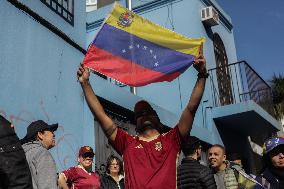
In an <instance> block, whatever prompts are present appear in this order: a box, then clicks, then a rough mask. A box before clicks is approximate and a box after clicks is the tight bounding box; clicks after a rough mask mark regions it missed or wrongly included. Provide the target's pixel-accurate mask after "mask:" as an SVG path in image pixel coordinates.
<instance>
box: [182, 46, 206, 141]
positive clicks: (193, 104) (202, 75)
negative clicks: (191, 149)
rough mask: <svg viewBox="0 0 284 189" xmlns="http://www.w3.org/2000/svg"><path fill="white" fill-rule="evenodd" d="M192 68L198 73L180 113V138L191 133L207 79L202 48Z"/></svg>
mask: <svg viewBox="0 0 284 189" xmlns="http://www.w3.org/2000/svg"><path fill="white" fill-rule="evenodd" d="M194 67H195V69H196V70H197V71H198V78H197V81H196V83H195V86H194V89H193V91H192V94H191V97H190V100H189V102H188V104H187V106H186V108H185V110H184V111H183V112H182V115H181V117H180V120H179V123H178V127H179V132H180V134H181V135H182V137H185V136H187V134H188V133H189V132H190V131H191V128H192V124H193V120H194V116H195V113H196V111H197V108H198V106H199V104H200V101H201V98H202V96H203V92H204V88H205V82H206V78H207V77H208V73H207V70H206V60H205V58H204V57H203V48H201V51H200V54H199V56H198V57H197V58H196V60H195V63H194Z"/></svg>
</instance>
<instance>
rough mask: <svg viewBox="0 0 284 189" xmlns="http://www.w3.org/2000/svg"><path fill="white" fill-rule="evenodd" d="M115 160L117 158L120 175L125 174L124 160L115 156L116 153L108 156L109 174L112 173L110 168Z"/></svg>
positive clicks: (107, 170) (107, 169)
mask: <svg viewBox="0 0 284 189" xmlns="http://www.w3.org/2000/svg"><path fill="white" fill-rule="evenodd" d="M113 160H116V161H117V163H118V165H119V172H118V174H119V175H123V174H124V171H123V163H122V161H121V160H120V159H119V158H118V157H117V156H115V155H110V156H109V157H108V158H107V166H106V172H107V173H108V174H110V171H109V168H110V165H111V162H112V161H113Z"/></svg>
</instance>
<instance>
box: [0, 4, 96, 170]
mask: <svg viewBox="0 0 284 189" xmlns="http://www.w3.org/2000/svg"><path fill="white" fill-rule="evenodd" d="M23 2H25V3H26V2H27V3H28V4H26V5H28V6H29V7H30V8H33V9H35V10H36V11H38V12H39V13H40V14H41V15H44V16H45V17H46V18H48V19H49V20H51V21H52V22H53V23H54V24H56V25H58V26H60V28H61V29H62V30H64V31H65V32H66V33H67V34H70V36H71V37H72V38H73V39H74V40H76V42H78V43H80V44H82V45H83V44H85V36H84V35H83V34H84V33H85V30H86V29H85V24H84V22H85V14H84V12H85V10H84V6H85V4H84V3H83V4H82V3H79V1H75V2H76V3H78V4H76V7H78V8H79V9H81V14H78V15H76V18H75V26H74V28H73V27H72V28H71V29H70V28H69V29H68V27H69V24H66V23H65V21H64V20H61V18H60V17H59V16H57V18H56V15H53V14H52V13H50V10H49V8H47V7H46V6H45V5H41V4H40V3H41V2H40V1H23ZM75 13H76V11H75ZM77 22H80V24H76V23H77ZM81 23H83V24H81ZM0 25H1V29H0V38H1V39H0V43H1V44H0V57H1V58H0V67H1V69H0V86H1V91H0V99H1V100H0V111H1V114H4V115H5V116H6V117H7V118H8V119H10V120H11V121H12V122H13V123H14V125H15V127H16V132H17V134H18V135H19V137H20V138H22V137H23V136H24V135H25V134H26V127H27V126H28V124H29V123H30V122H31V121H34V120H37V119H43V120H45V121H47V122H49V123H55V122H58V123H59V125H60V128H59V129H58V132H56V138H57V140H58V145H57V146H56V147H55V148H54V149H52V153H53V155H54V157H55V160H56V161H57V165H58V168H59V169H62V168H63V167H64V168H66V166H70V165H74V163H75V162H76V153H77V150H78V147H79V146H80V145H83V144H90V143H91V144H94V138H93V137H88V138H84V137H82V136H83V134H85V133H88V132H90V129H92V127H88V125H85V124H83V123H84V122H83V120H84V113H85V112H84V109H83V108H84V106H85V105H84V103H85V102H84V99H83V97H82V91H81V88H80V86H79V84H78V82H77V79H76V75H75V74H76V71H77V67H78V64H79V63H80V61H81V60H82V58H83V54H82V53H81V52H80V51H78V50H76V49H75V48H73V47H72V46H70V45H69V44H67V43H66V42H65V41H63V40H62V39H61V38H60V37H58V36H57V35H55V34H54V33H52V32H50V31H49V30H48V29H47V28H45V27H43V26H42V25H41V24H39V23H38V22H37V21H35V20H34V19H32V18H31V17H30V16H28V15H27V14H25V13H24V12H23V11H21V10H19V9H17V8H16V7H14V6H13V5H12V4H11V3H9V2H7V1H0ZM65 27H66V28H67V29H66V28H65ZM64 28H65V29H64ZM79 34H80V35H79ZM85 129H87V130H88V132H86V131H85ZM91 132H92V131H91Z"/></svg>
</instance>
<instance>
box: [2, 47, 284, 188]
mask: <svg viewBox="0 0 284 189" xmlns="http://www.w3.org/2000/svg"><path fill="white" fill-rule="evenodd" d="M194 67H195V68H196V70H197V71H198V75H197V81H196V84H195V87H194V89H193V91H192V94H191V97H190V99H189V102H188V104H187V106H186V107H185V109H184V111H183V112H182V114H181V117H180V120H179V121H178V123H177V124H176V126H174V127H173V128H172V129H170V130H169V131H168V132H163V124H161V122H160V119H159V117H158V114H157V112H156V111H155V110H154V109H153V108H152V106H151V105H150V104H149V103H148V102H147V101H139V102H137V103H136V104H135V107H134V114H135V121H136V132H137V135H136V136H131V135H129V134H128V133H127V132H125V131H124V130H122V129H120V128H118V127H117V125H116V124H115V123H114V121H113V120H112V119H111V118H110V117H109V116H108V115H107V114H106V113H105V111H104V109H103V107H102V105H101V104H100V102H99V100H98V98H97V97H96V95H95V93H94V91H93V89H92V86H91V85H90V83H89V75H90V73H89V71H88V69H87V68H85V67H84V66H83V65H81V66H80V67H79V69H78V72H77V77H78V81H79V82H80V84H81V87H82V89H83V92H84V95H85V98H86V101H87V103H88V106H89V108H90V110H91V112H92V113H93V115H94V116H95V117H96V120H98V122H99V123H100V126H101V128H102V129H103V131H104V133H105V135H106V137H107V138H108V140H109V143H110V144H111V145H112V147H113V148H114V149H115V150H116V151H117V152H118V154H119V155H120V156H121V157H122V160H123V161H122V160H121V159H120V157H116V156H113V155H112V156H110V157H109V158H108V160H107V163H106V164H107V167H106V169H107V171H106V174H104V175H99V174H98V173H97V172H96V171H94V170H93V169H92V167H93V166H92V165H93V159H94V155H95V153H94V151H93V149H92V148H91V147H90V146H83V147H81V148H80V150H79V153H78V160H77V161H78V164H77V165H76V166H74V167H71V168H69V169H67V170H64V171H62V172H61V173H58V174H57V170H56V164H55V161H54V159H53V157H52V155H51V153H50V152H49V149H51V148H52V147H54V145H55V134H54V133H55V132H56V130H57V128H58V124H51V125H49V124H47V123H45V122H44V121H41V120H38V121H35V122H32V123H31V124H30V125H29V126H28V127H27V134H26V136H25V137H24V138H23V139H22V140H19V139H18V137H17V136H16V134H15V131H14V129H13V126H12V124H11V123H10V122H8V121H7V120H6V119H5V118H4V117H2V116H1V117H0V118H1V119H0V120H1V122H0V124H1V127H0V178H1V180H0V189H2V188H16V189H20V188H21V189H23V188H26V189H28V188H34V189H45V188H46V189H55V188H64V189H67V188H76V189H91V188H92V189H94V188H96V189H97V188H101V189H104V188H107V189H124V188H125V189H154V188H157V189H158V188H159V189H160V188H163V189H174V188H197V189H199V188H200V189H201V188H202V189H203V188H204V189H205V188H206V189H211V188H212V189H213V188H218V189H239V188H251V189H252V188H267V189H283V188H284V139H283V138H281V137H274V138H271V139H269V140H267V141H266V142H265V145H264V146H265V149H264V156H263V159H264V162H265V167H264V170H263V172H262V173H261V174H259V175H258V176H256V177H253V176H251V175H248V174H246V173H245V171H244V170H243V169H242V167H241V165H240V162H239V161H235V162H229V161H227V156H226V150H225V148H224V146H222V145H220V144H215V145H212V146H211V147H210V148H209V150H208V163H209V166H208V167H207V166H205V165H202V164H200V162H199V159H200V156H201V151H202V145H201V141H200V140H199V139H198V138H197V137H193V136H191V135H190V131H191V129H192V125H193V121H194V117H195V113H196V111H197V108H198V106H199V104H200V101H201V98H202V96H203V92H204V88H205V83H206V78H207V77H208V73H207V70H206V61H205V59H204V57H203V53H202V51H201V52H200V55H199V56H198V57H196V60H195V64H194ZM181 151H182V152H183V153H184V155H185V158H184V159H183V160H182V162H181V165H180V166H178V165H177V159H178V157H179V154H180V152H181Z"/></svg>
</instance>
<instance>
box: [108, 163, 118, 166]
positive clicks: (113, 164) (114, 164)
mask: <svg viewBox="0 0 284 189" xmlns="http://www.w3.org/2000/svg"><path fill="white" fill-rule="evenodd" d="M109 166H112V167H114V166H119V164H117V163H112V164H110V165H109Z"/></svg>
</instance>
